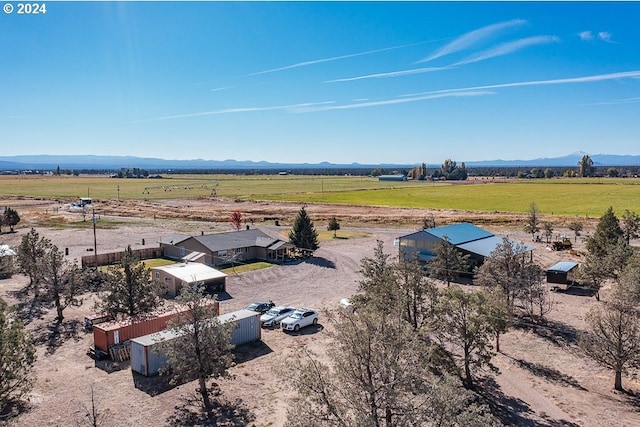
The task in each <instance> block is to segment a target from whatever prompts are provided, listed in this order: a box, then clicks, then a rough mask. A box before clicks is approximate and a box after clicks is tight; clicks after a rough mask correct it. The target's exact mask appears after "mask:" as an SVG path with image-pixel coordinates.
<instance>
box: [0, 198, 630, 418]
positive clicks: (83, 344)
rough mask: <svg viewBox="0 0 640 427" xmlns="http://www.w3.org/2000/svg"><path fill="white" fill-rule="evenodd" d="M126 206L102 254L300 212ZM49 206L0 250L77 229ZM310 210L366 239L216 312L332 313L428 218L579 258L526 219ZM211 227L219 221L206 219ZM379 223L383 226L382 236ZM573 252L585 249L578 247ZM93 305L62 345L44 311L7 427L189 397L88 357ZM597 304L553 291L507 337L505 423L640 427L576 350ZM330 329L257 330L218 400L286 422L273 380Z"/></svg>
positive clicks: (77, 252)
mask: <svg viewBox="0 0 640 427" xmlns="http://www.w3.org/2000/svg"><path fill="white" fill-rule="evenodd" d="M122 203H123V202H116V201H114V202H109V203H106V204H105V205H104V206H105V207H103V205H101V208H100V210H101V213H100V214H101V215H102V216H104V217H105V218H112V216H113V215H115V214H119V215H126V216H124V217H121V218H119V220H120V221H121V223H120V224H119V225H118V227H117V228H115V229H101V228H98V230H97V242H98V251H99V252H107V251H116V250H121V249H123V248H124V247H126V245H129V244H130V245H132V247H134V248H136V247H142V239H143V238H144V239H145V246H155V245H156V243H155V242H157V240H158V238H159V237H160V236H162V235H166V234H170V233H172V232H187V233H194V234H199V233H200V232H202V231H204V232H212V231H221V230H229V229H230V226H229V224H228V222H227V218H228V214H229V213H230V212H231V211H233V210H235V209H238V210H240V211H241V212H243V214H245V215H246V217H247V218H253V219H254V223H255V224H256V225H260V226H261V227H264V229H265V230H266V231H267V232H269V233H278V232H281V231H282V230H283V229H284V226H281V227H276V226H274V225H273V224H274V221H275V219H279V220H280V222H281V223H282V224H288V223H290V222H291V221H292V219H293V217H294V216H295V213H296V212H297V210H298V209H299V208H300V206H299V205H297V204H273V203H258V202H243V203H235V202H232V201H215V200H197V201H191V200H189V201H170V202H158V203H156V202H154V203H146V202H141V203H139V204H138V203H134V204H133V205H134V206H130V204H129V203H127V204H126V205H127V206H126V210H125V208H124V207H123V206H122ZM56 206H57V205H56V204H55V203H51V204H50V203H40V202H39V204H37V206H32V207H28V206H26V205H25V207H23V208H21V215H22V211H23V210H24V211H25V212H26V214H25V215H24V222H21V224H20V225H21V227H20V228H19V229H18V230H17V232H16V233H14V234H4V235H2V236H0V243H8V244H10V245H15V244H18V243H19V241H20V239H21V237H22V235H24V233H26V232H27V231H28V227H29V226H31V225H37V224H38V222H39V221H41V220H42V218H43V217H50V216H52V215H53V216H61V217H64V218H66V219H67V220H69V221H79V220H81V218H79V217H78V215H79V214H78V213H66V212H64V211H63V210H58V212H53V209H54V208H55V207H56ZM106 206H108V208H107V207H106ZM214 206H215V209H213V207H214ZM129 209H131V211H129ZM307 209H308V211H309V213H310V214H311V216H312V218H314V220H315V221H316V226H317V227H318V228H320V227H323V224H325V223H326V222H325V218H327V219H328V218H329V217H330V216H331V215H333V214H334V213H335V212H340V215H341V217H340V218H341V223H342V226H343V229H354V230H356V229H357V230H358V231H365V232H367V233H368V236H367V237H364V238H358V239H336V240H332V241H329V242H323V244H322V245H321V248H320V249H319V250H318V251H317V253H316V256H315V257H314V258H312V259H310V260H307V261H305V262H299V263H292V264H286V265H281V266H275V267H272V268H269V269H264V270H259V271H254V272H249V273H244V274H242V275H232V276H230V277H229V279H228V284H227V289H228V293H229V296H230V298H229V299H227V300H224V301H222V302H221V310H222V312H229V311H233V310H235V309H238V308H242V307H243V306H245V305H246V304H247V303H249V302H251V301H253V300H260V299H272V300H274V301H275V302H276V303H278V304H291V305H296V306H311V307H315V308H318V309H322V308H334V307H336V305H337V302H338V301H339V300H340V298H342V297H344V296H349V295H351V294H353V293H354V292H355V291H356V290H357V287H358V284H357V282H358V280H359V278H360V277H359V274H358V269H359V264H360V260H361V259H362V258H363V257H365V256H371V255H372V253H373V248H374V246H375V244H376V240H383V241H384V243H385V249H386V251H387V252H390V253H393V252H394V247H393V240H394V239H395V238H396V237H398V236H399V235H402V234H406V233H409V232H412V231H414V230H416V229H417V225H418V224H420V222H421V219H422V218H423V217H424V216H425V215H426V214H430V213H433V214H434V216H435V217H436V221H437V223H438V224H442V223H445V222H447V223H448V222H454V221H458V220H467V221H471V222H474V223H475V224H478V225H480V226H483V227H485V228H487V229H489V230H491V231H493V232H496V233H497V234H499V235H508V236H509V238H511V239H513V240H516V241H522V242H523V243H526V244H530V245H533V246H534V247H535V251H534V256H535V259H536V261H537V262H538V263H539V264H540V265H541V266H543V267H545V268H546V267H549V266H551V265H552V264H554V263H555V262H557V261H559V260H572V259H573V260H577V261H579V260H580V256H579V255H570V254H569V253H568V252H551V251H548V250H546V249H545V245H544V244H542V243H533V242H531V238H530V236H528V235H526V234H525V233H523V232H521V231H520V230H521V228H522V227H521V222H522V221H523V217H522V216H518V215H512V214H493V215H491V214H482V213H465V212H443V211H434V212H432V211H424V210H412V209H389V208H357V207H346V208H344V207H340V208H339V210H338V211H336V207H331V206H324V205H323V206H315V205H310V206H308V207H307ZM154 215H155V220H154V219H153V217H154ZM198 217H199V218H198ZM213 218H217V219H219V220H220V222H215V221H211V219H213ZM343 218H344V219H343ZM204 219H206V221H205V220H204ZM507 219H508V221H507ZM545 220H547V218H545ZM551 220H554V221H555V222H556V223H557V224H558V226H557V231H556V232H567V233H569V231H568V230H566V229H562V224H563V221H564V220H562V219H555V218H551ZM379 224H388V225H386V226H385V227H379ZM591 226H592V225H591ZM37 229H38V231H39V233H40V234H41V235H43V236H46V237H47V238H49V239H51V240H52V241H53V242H54V243H55V244H56V245H58V246H59V247H60V248H68V249H69V258H78V257H80V256H82V255H86V254H87V253H88V251H87V248H92V247H93V230H92V228H91V227H88V228H72V229H69V228H60V229H58V228H47V227H40V226H38V227H37ZM586 231H588V230H585V232H586ZM571 235H572V234H571ZM577 249H578V250H581V249H583V242H582V240H581V239H580V238H579V239H578V242H577ZM25 284H26V279H25V278H24V277H21V276H14V277H13V278H11V279H7V280H2V281H0V296H2V297H3V298H6V299H8V300H9V301H10V302H17V299H16V294H15V292H16V291H18V290H20V289H21V288H22V287H24V285H25ZM92 298H93V296H92V295H87V296H86V298H85V302H84V304H83V305H81V306H79V307H70V308H68V309H67V310H66V311H65V316H66V319H65V322H64V324H63V327H64V330H63V333H62V334H61V335H62V339H60V340H59V341H55V342H54V341H50V340H49V338H50V337H51V331H50V329H49V327H50V325H52V324H53V320H52V318H53V313H51V312H44V313H43V314H42V316H40V317H35V318H34V319H33V320H32V321H31V323H30V324H29V328H30V329H31V330H32V331H33V333H34V336H36V337H37V338H38V342H39V344H38V361H37V364H36V384H35V387H34V390H33V392H32V397H31V401H30V407H29V410H28V411H26V412H25V413H23V414H22V415H20V416H19V417H18V418H17V419H14V420H12V422H11V424H12V425H16V426H33V425H75V424H76V420H77V418H78V417H79V416H81V413H82V408H83V406H84V407H88V406H89V405H90V388H91V387H92V386H93V387H94V392H95V396H96V398H97V402H98V409H99V410H101V411H102V412H104V413H105V414H106V415H107V418H106V419H105V425H119V426H147V425H161V424H163V423H164V420H166V418H167V417H168V416H169V415H171V413H172V412H173V408H174V406H175V405H176V404H177V403H178V401H179V398H180V397H181V396H184V395H187V394H189V393H191V392H193V391H194V389H195V383H188V384H184V385H182V386H179V387H176V388H173V389H169V390H167V391H164V392H162V393H160V394H156V395H153V393H152V392H151V391H149V390H147V391H145V390H144V389H141V388H136V383H138V385H139V386H140V382H139V381H138V379H136V377H134V376H133V375H132V373H131V370H130V369H129V366H128V365H127V364H123V365H120V366H117V365H101V364H97V363H96V362H95V361H93V360H92V359H91V358H89V357H88V356H87V355H86V354H85V353H86V350H87V349H88V347H89V346H90V344H91V342H92V335H91V334H88V333H86V332H84V331H83V330H82V329H81V325H80V322H81V321H82V319H83V317H84V315H85V314H86V313H89V312H90V311H91V306H92V303H91V301H92ZM595 304H597V302H596V301H595V299H594V298H592V297H587V296H581V295H576V294H571V293H555V294H554V311H553V312H552V313H551V314H550V315H549V319H550V323H549V325H548V326H547V327H545V328H541V327H537V328H534V327H532V326H530V325H519V326H518V327H514V328H512V329H511V331H510V332H508V333H507V334H506V335H505V336H504V337H503V338H502V341H501V349H502V353H501V354H498V355H497V356H496V357H495V358H494V360H493V361H494V364H495V365H496V367H498V369H499V374H492V373H489V372H487V373H486V374H487V375H488V376H489V378H491V377H493V378H494V381H495V387H494V389H493V391H492V393H493V394H494V395H495V396H499V397H500V398H501V401H502V408H501V409H502V410H503V411H504V412H505V414H507V415H506V416H505V418H508V419H510V420H511V422H510V424H513V425H531V426H533V425H540V426H560V425H580V426H613V425H615V426H635V425H640V413H639V412H638V408H639V406H638V400H637V399H636V398H634V397H630V396H629V395H626V394H617V393H614V392H613V391H612V388H613V387H612V386H613V373H612V372H610V371H608V370H605V369H602V368H600V367H599V366H597V365H596V364H594V363H593V362H592V361H590V360H589V359H587V358H586V357H585V356H584V355H583V354H582V353H581V351H580V350H579V348H578V347H577V345H576V340H575V337H576V334H577V333H578V332H579V331H581V330H583V329H584V327H585V324H584V315H585V313H586V312H587V311H588V309H589V308H590V307H592V306H594V305H595ZM326 326H327V325H323V324H322V318H321V323H320V325H319V327H317V328H309V329H308V330H305V331H304V332H303V333H300V334H285V333H282V332H281V331H279V330H264V331H263V335H262V342H261V343H258V344H255V345H252V346H250V347H247V348H246V349H243V351H242V353H241V355H242V360H241V363H239V364H238V365H237V366H236V367H234V368H233V369H232V372H233V373H234V374H235V379H233V380H225V381H222V382H221V387H222V389H223V390H224V393H225V395H226V396H227V397H228V398H230V399H241V400H242V401H243V402H244V404H245V405H246V406H247V407H248V409H249V410H250V411H251V412H252V413H253V414H254V415H255V417H256V421H255V422H254V424H255V425H256V426H279V425H282V424H283V422H284V419H285V416H286V408H287V401H288V399H289V398H290V397H291V396H292V394H291V391H290V390H289V389H287V387H283V385H282V384H283V379H282V378H281V377H279V376H277V375H276V374H275V371H276V367H282V366H286V363H287V362H288V361H290V360H292V356H294V355H295V354H297V353H299V351H300V350H301V349H302V348H305V347H306V348H310V349H312V350H314V351H315V352H317V353H318V354H320V355H322V354H326V350H327V348H328V346H329V342H328V339H327V334H326V333H325V331H324V327H326ZM285 382H286V380H285ZM624 385H625V386H626V387H627V388H629V389H632V390H636V391H638V390H640V384H639V383H638V382H637V380H636V378H635V376H634V375H630V376H626V377H624ZM143 388H144V387H143Z"/></svg>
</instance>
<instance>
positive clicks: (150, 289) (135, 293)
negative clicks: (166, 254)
mask: <svg viewBox="0 0 640 427" xmlns="http://www.w3.org/2000/svg"><path fill="white" fill-rule="evenodd" d="M104 286H105V291H104V292H103V293H102V295H101V300H100V301H99V302H98V303H97V307H98V309H99V310H101V311H104V312H106V313H109V314H110V315H112V316H113V317H118V316H121V315H125V316H136V315H139V314H142V313H149V312H151V311H153V310H154V309H156V308H158V307H159V306H160V305H162V302H163V301H162V299H161V298H160V297H159V296H158V284H156V283H155V282H154V281H152V280H151V272H150V270H149V268H148V267H147V266H146V265H145V264H144V263H143V262H141V261H140V260H139V259H138V257H137V256H136V255H135V254H134V253H133V251H132V250H131V246H128V247H127V249H126V250H125V252H124V254H123V256H122V258H121V260H120V264H118V265H115V266H110V267H109V268H108V270H107V273H106V274H105V276H104Z"/></svg>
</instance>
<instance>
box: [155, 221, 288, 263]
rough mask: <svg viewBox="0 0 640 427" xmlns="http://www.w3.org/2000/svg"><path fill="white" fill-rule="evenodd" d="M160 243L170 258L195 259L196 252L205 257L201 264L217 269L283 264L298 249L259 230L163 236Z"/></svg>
mask: <svg viewBox="0 0 640 427" xmlns="http://www.w3.org/2000/svg"><path fill="white" fill-rule="evenodd" d="M159 243H160V247H162V248H163V251H164V254H165V256H167V257H169V258H174V259H185V258H188V257H191V258H193V256H194V252H198V253H201V254H204V256H203V257H202V258H201V261H200V262H203V263H204V264H208V265H214V266H215V265H224V264H232V263H239V262H244V261H249V260H264V261H269V262H283V261H284V260H285V259H287V257H288V256H289V252H290V251H291V250H293V249H294V246H293V245H292V244H291V243H289V242H286V241H284V240H281V239H278V238H276V237H272V236H269V235H268V234H267V233H265V232H263V231H261V230H258V229H249V230H241V231H230V232H224V233H213V234H203V235H200V236H187V235H172V236H167V237H163V238H162V239H161V240H160V242H159Z"/></svg>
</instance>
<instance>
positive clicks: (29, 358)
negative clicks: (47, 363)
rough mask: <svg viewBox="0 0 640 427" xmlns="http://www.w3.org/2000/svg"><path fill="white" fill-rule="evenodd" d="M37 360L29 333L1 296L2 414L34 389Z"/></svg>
mask: <svg viewBox="0 0 640 427" xmlns="http://www.w3.org/2000/svg"><path fill="white" fill-rule="evenodd" d="M35 361H36V349H35V346H34V345H33V341H32V339H31V337H30V336H29V333H28V332H27V331H26V330H25V328H24V326H23V324H22V322H21V321H20V319H18V318H17V317H15V316H14V315H13V313H12V312H11V311H10V310H9V308H8V306H7V304H6V303H5V302H4V301H3V300H2V299H1V298H0V414H3V413H5V412H6V411H7V409H8V408H9V407H10V405H11V403H12V402H13V401H15V400H16V399H20V398H22V397H23V396H25V395H26V394H27V393H28V392H29V391H30V390H31V387H32V385H33V365H34V363H35Z"/></svg>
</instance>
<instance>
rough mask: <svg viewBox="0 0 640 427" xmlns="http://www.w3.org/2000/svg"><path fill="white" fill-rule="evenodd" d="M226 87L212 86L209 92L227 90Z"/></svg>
mask: <svg viewBox="0 0 640 427" xmlns="http://www.w3.org/2000/svg"><path fill="white" fill-rule="evenodd" d="M227 89H229V88H228V87H214V88H212V89H211V92H220V91H221V90H227Z"/></svg>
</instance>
